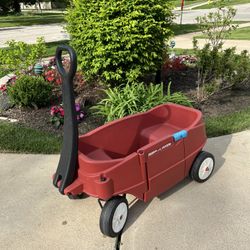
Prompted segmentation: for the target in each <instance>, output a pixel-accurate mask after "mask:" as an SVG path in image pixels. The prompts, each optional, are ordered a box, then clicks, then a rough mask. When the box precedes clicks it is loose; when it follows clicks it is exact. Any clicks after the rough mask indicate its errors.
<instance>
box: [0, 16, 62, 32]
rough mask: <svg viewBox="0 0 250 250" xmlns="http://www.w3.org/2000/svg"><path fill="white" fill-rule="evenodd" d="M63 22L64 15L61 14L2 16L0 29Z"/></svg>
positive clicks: (0, 17)
mask: <svg viewBox="0 0 250 250" xmlns="http://www.w3.org/2000/svg"><path fill="white" fill-rule="evenodd" d="M61 22H64V15H63V14H61V13H41V14H40V13H39V14H23V15H8V16H0V28H6V27H17V26H30V25H37V24H52V23H61Z"/></svg>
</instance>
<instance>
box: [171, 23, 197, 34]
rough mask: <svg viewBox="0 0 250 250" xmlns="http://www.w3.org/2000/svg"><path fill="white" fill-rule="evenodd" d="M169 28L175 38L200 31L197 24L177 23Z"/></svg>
mask: <svg viewBox="0 0 250 250" xmlns="http://www.w3.org/2000/svg"><path fill="white" fill-rule="evenodd" d="M170 28H171V30H172V31H173V32H174V35H175V36H178V35H184V34H187V33H192V32H198V31H201V29H200V27H199V25H198V24H177V23H174V24H173V25H172V26H171V27H170Z"/></svg>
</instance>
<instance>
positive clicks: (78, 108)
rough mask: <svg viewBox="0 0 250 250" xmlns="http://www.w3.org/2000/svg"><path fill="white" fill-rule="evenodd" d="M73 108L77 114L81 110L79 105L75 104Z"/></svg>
mask: <svg viewBox="0 0 250 250" xmlns="http://www.w3.org/2000/svg"><path fill="white" fill-rule="evenodd" d="M75 107H76V112H79V111H80V110H81V106H80V104H79V103H76V105H75Z"/></svg>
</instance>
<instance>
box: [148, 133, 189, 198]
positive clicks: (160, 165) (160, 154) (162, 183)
mask: <svg viewBox="0 0 250 250" xmlns="http://www.w3.org/2000/svg"><path fill="white" fill-rule="evenodd" d="M154 152H155V153H154ZM145 159H146V163H145V164H146V168H147V175H148V191H147V192H146V193H145V195H144V201H149V200H151V199H152V198H154V197H155V196H157V195H159V194H161V193H162V192H164V191H166V190H167V189H169V188H171V187H173V186H174V185H175V184H176V183H178V182H180V181H181V180H182V179H183V178H184V171H185V158H184V142H183V139H182V140H179V141H177V142H174V141H173V138H172V137H169V138H168V139H167V140H165V141H164V142H163V143H161V144H159V145H157V146H154V147H153V148H150V149H148V150H146V152H145Z"/></svg>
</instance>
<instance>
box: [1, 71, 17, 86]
mask: <svg viewBox="0 0 250 250" xmlns="http://www.w3.org/2000/svg"><path fill="white" fill-rule="evenodd" d="M15 76H16V75H15V74H8V75H6V76H4V77H2V78H0V87H1V86H2V85H4V84H6V83H8V81H9V80H10V79H11V78H13V77H15Z"/></svg>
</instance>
